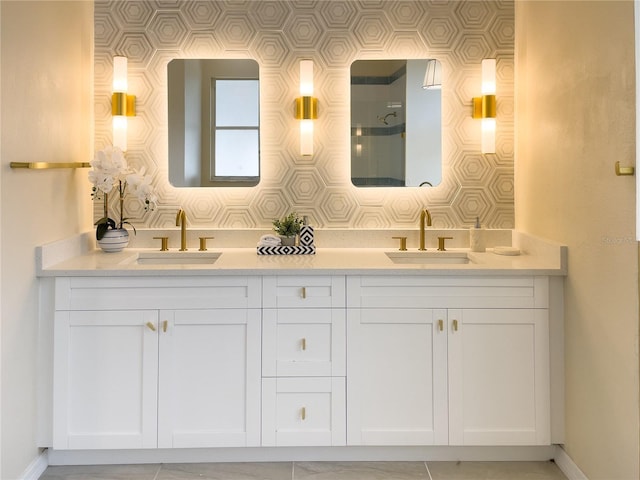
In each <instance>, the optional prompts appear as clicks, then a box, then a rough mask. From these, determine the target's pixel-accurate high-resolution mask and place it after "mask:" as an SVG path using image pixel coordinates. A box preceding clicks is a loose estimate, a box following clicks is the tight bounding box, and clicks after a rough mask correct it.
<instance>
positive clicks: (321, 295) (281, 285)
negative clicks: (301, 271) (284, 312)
mask: <svg viewBox="0 0 640 480" xmlns="http://www.w3.org/2000/svg"><path fill="white" fill-rule="evenodd" d="M262 288H263V307H265V308H323V307H325V308H338V307H344V306H345V277H343V276H330V275H313V276H302V275H292V276H269V277H264V278H263V284H262Z"/></svg>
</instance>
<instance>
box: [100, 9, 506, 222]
mask: <svg viewBox="0 0 640 480" xmlns="http://www.w3.org/2000/svg"><path fill="white" fill-rule="evenodd" d="M513 48H514V6H513V1H512V0H501V1H471V0H470V1H459V0H453V1H446V0H427V1H410V0H397V1H396V0H358V1H356V0H346V1H345V0H291V1H286V0H281V1H278V0H276V1H274V0H254V1H251V0H225V1H222V0H213V1H211V0H156V1H138V0H136V1H128V0H124V1H117V0H116V1H103V0H97V1H96V2H95V122H96V128H95V144H96V145H95V146H96V149H100V148H103V147H104V146H105V145H108V144H110V143H111V107H110V98H111V76H112V57H113V56H114V55H125V56H127V57H128V59H129V92H130V93H132V94H135V95H136V96H137V116H136V117H135V118H132V119H131V120H130V121H129V138H128V145H129V149H128V152H127V157H128V159H129V162H130V163H131V164H132V165H134V166H136V167H138V168H139V167H142V166H145V167H146V170H147V172H150V173H151V174H152V175H153V183H154V185H155V186H156V189H157V191H158V193H159V197H160V201H159V206H158V208H157V209H156V210H154V211H152V212H144V210H143V209H142V206H141V205H139V204H138V203H137V202H136V201H131V202H128V203H127V206H126V209H127V216H129V217H130V218H131V221H132V222H134V223H135V224H136V226H139V227H148V228H165V227H169V226H173V225H174V224H175V214H176V210H177V209H178V207H180V206H182V207H183V208H184V209H185V210H186V211H187V213H188V217H189V221H190V224H191V225H192V226H194V227H201V228H234V229H235V228H270V227H271V221H272V219H273V218H275V217H279V216H281V215H283V214H285V213H287V212H288V211H289V210H296V211H297V212H298V213H300V214H304V215H308V216H309V218H310V219H311V221H312V224H313V225H315V226H316V227H320V228H345V227H348V228H360V229H372V228H373V229H375V228H405V227H409V228H412V227H413V228H415V227H416V226H417V218H418V212H419V209H420V208H422V207H427V208H429V210H430V211H431V213H432V216H433V224H434V227H438V228H460V227H465V226H470V225H472V224H473V222H474V220H475V218H476V216H478V217H480V219H481V220H482V223H483V224H484V226H487V227H490V228H513V226H514V208H513V143H514V134H513V123H514V121H513V116H514V113H513V112H514V105H513V99H514V91H513V83H514V82H513V72H514V68H513ZM428 57H436V58H438V59H440V60H441V62H442V65H443V89H442V96H443V136H444V138H443V178H444V180H443V182H442V183H441V184H440V185H439V186H437V187H434V188H425V187H423V188H356V187H354V186H353V185H352V184H351V180H350V139H349V124H350V112H349V103H350V94H349V88H350V84H349V71H350V65H351V63H352V62H353V61H354V60H356V59H364V58H368V59H372V58H428ZM174 58H253V59H255V60H257V62H258V64H259V65H260V82H261V86H260V88H261V93H260V96H261V162H262V163H261V180H260V183H259V185H258V186H256V187H245V188H240V187H237V188H174V187H173V186H171V184H170V183H169V181H168V177H167V169H168V159H167V149H168V146H167V142H168V140H167V138H168V137H167V99H166V96H167V85H166V76H167V63H168V62H169V61H170V60H172V59H174ZM483 58H496V59H497V80H498V85H497V107H498V112H497V116H498V118H497V139H496V145H497V147H496V154H493V155H482V154H480V123H479V121H477V120H473V119H472V118H471V103H472V100H471V99H472V97H473V96H477V95H479V94H480V74H481V67H480V62H481V60H482V59H483ZM301 59H311V60H313V61H314V63H315V70H314V83H315V96H316V97H317V98H318V102H319V116H318V120H317V121H316V127H315V141H314V149H315V154H314V155H313V156H312V157H302V156H300V154H299V153H298V140H299V139H298V131H299V130H298V125H297V122H296V120H295V119H294V118H293V101H294V99H295V97H297V96H298V71H299V70H298V68H299V66H298V65H299V61H300V60H301ZM96 210H100V208H99V205H97V206H96ZM96 213H97V214H99V213H100V212H99V211H97V212H96Z"/></svg>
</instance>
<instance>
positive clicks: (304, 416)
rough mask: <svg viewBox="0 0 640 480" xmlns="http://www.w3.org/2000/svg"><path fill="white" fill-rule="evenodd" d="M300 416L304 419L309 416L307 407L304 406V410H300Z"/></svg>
mask: <svg viewBox="0 0 640 480" xmlns="http://www.w3.org/2000/svg"><path fill="white" fill-rule="evenodd" d="M300 418H302V420H306V418H307V409H306V408H305V407H302V410H300Z"/></svg>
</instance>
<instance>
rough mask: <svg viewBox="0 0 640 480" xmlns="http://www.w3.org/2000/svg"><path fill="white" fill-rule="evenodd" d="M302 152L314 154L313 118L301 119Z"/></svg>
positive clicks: (303, 153) (302, 153)
mask: <svg viewBox="0 0 640 480" xmlns="http://www.w3.org/2000/svg"><path fill="white" fill-rule="evenodd" d="M300 154H301V155H303V156H308V155H313V120H300Z"/></svg>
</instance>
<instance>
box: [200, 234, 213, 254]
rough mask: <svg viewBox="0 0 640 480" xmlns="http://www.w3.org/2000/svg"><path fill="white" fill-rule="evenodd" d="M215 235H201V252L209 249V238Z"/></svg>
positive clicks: (211, 238)
mask: <svg viewBox="0 0 640 480" xmlns="http://www.w3.org/2000/svg"><path fill="white" fill-rule="evenodd" d="M214 238H215V237H200V248H199V249H198V251H199V252H206V251H207V240H213V239H214Z"/></svg>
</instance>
